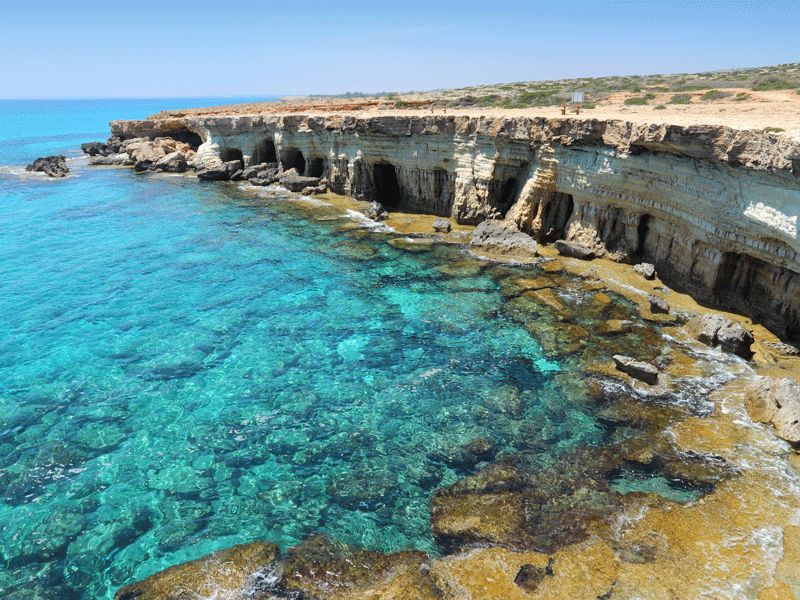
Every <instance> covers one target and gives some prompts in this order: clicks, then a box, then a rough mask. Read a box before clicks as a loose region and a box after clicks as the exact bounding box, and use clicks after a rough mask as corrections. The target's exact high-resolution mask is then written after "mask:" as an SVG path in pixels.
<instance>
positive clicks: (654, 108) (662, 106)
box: [653, 104, 667, 110]
mask: <svg viewBox="0 0 800 600" xmlns="http://www.w3.org/2000/svg"><path fill="white" fill-rule="evenodd" d="M653 110H667V107H666V106H664V105H663V104H659V105H658V106H654V107H653Z"/></svg>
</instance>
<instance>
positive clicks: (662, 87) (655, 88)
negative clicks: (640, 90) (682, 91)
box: [647, 85, 669, 92]
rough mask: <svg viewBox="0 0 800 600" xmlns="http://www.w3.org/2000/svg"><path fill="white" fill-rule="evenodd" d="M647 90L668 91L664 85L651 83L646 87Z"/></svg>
mask: <svg viewBox="0 0 800 600" xmlns="http://www.w3.org/2000/svg"><path fill="white" fill-rule="evenodd" d="M647 89H648V90H652V91H654V92H668V91H669V88H668V87H667V86H665V85H652V86H650V87H648V88H647Z"/></svg>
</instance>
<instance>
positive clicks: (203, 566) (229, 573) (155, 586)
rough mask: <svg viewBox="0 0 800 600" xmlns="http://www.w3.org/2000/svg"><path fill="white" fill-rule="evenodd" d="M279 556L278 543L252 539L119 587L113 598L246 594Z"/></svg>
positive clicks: (167, 599)
mask: <svg viewBox="0 0 800 600" xmlns="http://www.w3.org/2000/svg"><path fill="white" fill-rule="evenodd" d="M277 557H278V547H277V546H276V545H275V544H269V543H267V542H251V543H249V544H241V545H239V546H233V547H232V548H228V549H227V550H220V551H219V552H214V553H213V554H210V555H208V556H205V557H203V558H199V559H197V560H193V561H190V562H186V563H183V564H180V565H175V566H174V567H170V568H168V569H165V570H164V571H160V572H158V573H155V574H154V575H151V576H150V577H148V578H147V579H144V580H142V581H139V582H137V583H132V584H130V585H127V586H125V587H124V588H122V589H120V590H119V591H117V593H116V594H114V600H179V599H183V598H186V599H188V598H197V597H202V598H211V597H214V598H221V597H224V598H232V599H233V598H244V597H246V596H245V594H246V590H247V588H249V587H252V586H253V585H254V583H255V582H256V579H257V574H258V573H259V572H261V571H262V570H264V569H265V568H266V567H267V566H268V565H269V564H270V563H271V562H273V561H274V560H275V559H276V558H277Z"/></svg>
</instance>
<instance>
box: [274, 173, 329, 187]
mask: <svg viewBox="0 0 800 600" xmlns="http://www.w3.org/2000/svg"><path fill="white" fill-rule="evenodd" d="M293 171H294V172H293ZM278 181H279V182H280V184H281V185H282V186H283V187H285V188H286V189H287V190H289V191H290V192H301V191H303V190H304V189H305V188H307V187H314V186H317V185H319V177H304V176H302V175H297V171H295V170H294V169H290V170H289V171H287V172H285V173H284V174H283V175H281V176H280V178H279V179H278Z"/></svg>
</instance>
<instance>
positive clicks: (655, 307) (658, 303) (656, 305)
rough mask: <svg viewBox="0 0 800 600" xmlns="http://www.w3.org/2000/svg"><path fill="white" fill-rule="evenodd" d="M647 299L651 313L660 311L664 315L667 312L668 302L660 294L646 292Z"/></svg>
mask: <svg viewBox="0 0 800 600" xmlns="http://www.w3.org/2000/svg"><path fill="white" fill-rule="evenodd" d="M647 301H648V302H649V303H650V312H651V313H662V314H665V315H666V314H668V313H669V304H667V301H666V300H664V299H663V298H662V297H661V296H657V295H656V294H647Z"/></svg>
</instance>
